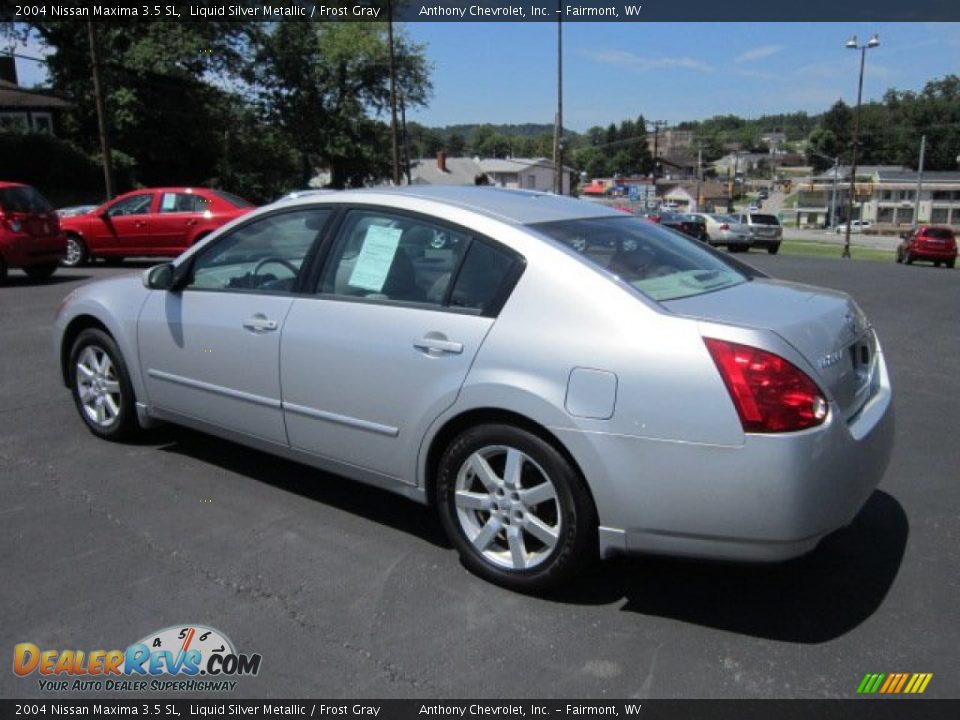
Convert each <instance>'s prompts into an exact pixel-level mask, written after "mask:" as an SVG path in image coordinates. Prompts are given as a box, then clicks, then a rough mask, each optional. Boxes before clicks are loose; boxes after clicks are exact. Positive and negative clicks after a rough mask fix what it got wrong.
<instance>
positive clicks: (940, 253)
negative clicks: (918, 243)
mask: <svg viewBox="0 0 960 720" xmlns="http://www.w3.org/2000/svg"><path fill="white" fill-rule="evenodd" d="M910 254H911V255H912V256H913V259H914V260H952V259H953V258H955V257H956V256H957V251H956V250H946V249H944V250H934V249H931V248H914V249H913V250H911V251H910Z"/></svg>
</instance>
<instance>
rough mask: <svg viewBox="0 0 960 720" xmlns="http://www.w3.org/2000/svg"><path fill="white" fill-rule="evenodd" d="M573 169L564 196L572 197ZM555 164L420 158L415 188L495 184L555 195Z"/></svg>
mask: <svg viewBox="0 0 960 720" xmlns="http://www.w3.org/2000/svg"><path fill="white" fill-rule="evenodd" d="M573 172H574V170H573V168H569V167H564V168H563V178H562V182H563V193H564V194H565V195H569V194H570V181H571V176H572V174H573ZM554 177H555V175H554V165H553V161H552V160H548V159H546V158H504V159H499V158H479V157H473V158H469V157H447V155H446V153H443V152H441V153H437V157H436V160H433V159H430V160H425V159H420V160H415V161H413V162H412V163H411V165H410V184H411V185H477V184H484V185H492V186H496V187H506V188H517V189H521V190H537V191H540V192H553V189H554Z"/></svg>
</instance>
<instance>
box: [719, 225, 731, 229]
mask: <svg viewBox="0 0 960 720" xmlns="http://www.w3.org/2000/svg"><path fill="white" fill-rule="evenodd" d="M720 229H721V230H729V229H730V226H729V225H727V224H726V223H724V224H723V225H721V226H720Z"/></svg>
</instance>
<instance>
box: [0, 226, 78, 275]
mask: <svg viewBox="0 0 960 720" xmlns="http://www.w3.org/2000/svg"><path fill="white" fill-rule="evenodd" d="M0 253H2V255H3V260H4V262H5V263H6V264H7V266H8V267H11V268H22V267H29V266H31V265H46V264H48V263H57V262H60V261H61V260H62V259H63V258H64V256H65V255H66V254H67V238H66V235H62V234H61V235H49V236H46V237H39V238H38V237H33V236H32V235H27V234H24V233H17V234H16V235H8V236H7V237H6V238H4V242H3V243H2V245H0Z"/></svg>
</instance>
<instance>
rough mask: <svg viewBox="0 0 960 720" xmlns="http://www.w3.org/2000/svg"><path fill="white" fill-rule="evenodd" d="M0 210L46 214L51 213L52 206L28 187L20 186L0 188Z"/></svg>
mask: <svg viewBox="0 0 960 720" xmlns="http://www.w3.org/2000/svg"><path fill="white" fill-rule="evenodd" d="M0 210H3V211H4V212H9V213H48V212H52V211H53V205H51V204H50V203H49V202H48V201H47V199H46V198H45V197H44V196H43V195H41V194H40V193H38V192H37V191H36V190H34V189H33V188H32V187H30V186H29V185H21V186H19V187H7V188H0Z"/></svg>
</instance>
